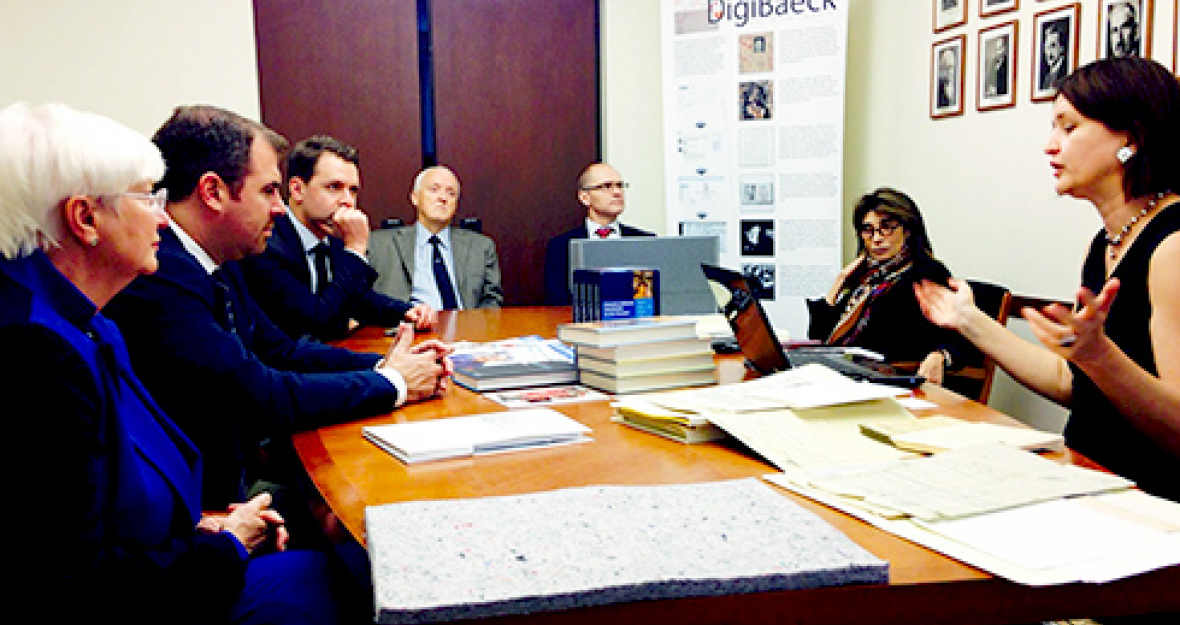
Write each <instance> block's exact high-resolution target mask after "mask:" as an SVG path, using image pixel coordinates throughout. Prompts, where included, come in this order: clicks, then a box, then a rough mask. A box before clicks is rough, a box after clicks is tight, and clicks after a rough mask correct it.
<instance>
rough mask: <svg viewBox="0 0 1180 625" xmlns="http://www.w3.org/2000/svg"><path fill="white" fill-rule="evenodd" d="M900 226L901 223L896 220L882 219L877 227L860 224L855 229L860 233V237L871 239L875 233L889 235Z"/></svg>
mask: <svg viewBox="0 0 1180 625" xmlns="http://www.w3.org/2000/svg"><path fill="white" fill-rule="evenodd" d="M900 227H901V224H900V223H898V222H896V221H883V222H881V225H879V226H877V227H873V226H872V224H861V226H860V227H859V228H857V229H856V231H857V232H859V233H860V238H862V239H871V238H873V236H874V235H876V234H877V233H880V234H881V236H883V237H887V236H890V235H892V234H893V233H894V232H897V229H898V228H900Z"/></svg>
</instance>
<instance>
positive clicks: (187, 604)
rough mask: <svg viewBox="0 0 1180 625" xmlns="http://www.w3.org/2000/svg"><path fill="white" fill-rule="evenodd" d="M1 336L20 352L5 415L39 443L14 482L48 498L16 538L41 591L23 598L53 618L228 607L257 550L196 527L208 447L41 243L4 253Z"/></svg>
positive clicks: (27, 496)
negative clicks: (16, 255)
mask: <svg viewBox="0 0 1180 625" xmlns="http://www.w3.org/2000/svg"><path fill="white" fill-rule="evenodd" d="M0 340H2V341H3V342H4V345H5V349H6V350H10V351H9V353H10V354H19V355H20V366H18V367H10V368H9V369H10V371H9V373H6V374H5V375H4V376H0V389H2V391H0V392H3V394H4V397H5V398H6V399H5V401H6V403H7V405H8V406H9V407H10V408H11V410H13V411H14V412H12V413H10V414H12V415H13V416H14V417H15V418H12V419H8V420H7V425H6V427H7V428H9V434H10V436H12V437H13V438H12V439H11V440H15V441H21V442H23V443H25V445H31V447H26V448H25V449H28V450H29V451H30V452H33V453H29V452H26V451H24V450H22V449H17V450H14V451H13V453H15V454H16V455H17V457H21V454H22V453H28V454H29V455H28V457H26V458H25V460H24V462H26V463H27V464H26V466H24V467H22V468H23V469H24V471H23V475H20V477H19V479H15V480H12V483H11V484H10V486H11V489H12V490H15V492H11V493H10V494H11V495H12V496H13V497H14V501H19V502H20V506H21V508H22V509H24V510H27V511H35V524H36V528H35V531H34V532H33V534H30V535H28V536H25V537H23V538H19V539H18V540H10V541H9V544H10V545H12V546H14V547H15V548H16V549H17V552H18V556H17V564H16V566H15V567H14V570H16V571H17V572H18V575H17V577H18V578H19V583H21V584H28V586H29V588H28V589H27V590H29V592H30V593H31V596H29V595H25V594H18V595H17V596H20V597H21V601H22V602H27V603H28V604H30V605H38V606H39V607H38V610H41V611H42V615H41V616H39V617H38V619H41V618H42V617H45V618H46V619H48V620H49V621H53V622H57V619H60V618H66V617H69V618H71V619H72V618H78V617H79V615H83V614H84V615H85V619H86V620H88V619H94V620H96V621H98V622H103V621H104V620H105V618H106V617H109V618H110V620H112V621H115V620H117V621H119V622H137V621H138V622H151V621H152V620H153V619H156V620H158V619H160V618H164V619H165V620H169V621H171V622H176V621H175V620H173V619H172V618H171V617H172V616H173V609H174V608H169V607H168V606H180V605H182V606H184V608H183V610H184V611H188V612H189V613H190V615H189V618H194V619H196V618H198V617H197V616H196V614H198V613H199V614H203V615H205V616H209V615H210V614H214V615H215V614H221V613H223V612H224V611H225V610H227V609H228V606H229V605H230V604H231V603H232V602H233V601H234V600H235V599H236V597H237V595H238V593H239V592H240V591H241V589H242V586H243V583H244V575H245V570H246V568H247V556H246V552H245V550H244V549H242V547H241V545H240V544H239V543H238V542H237V540H236V539H234V538H233V537H232V536H230V535H228V534H198V533H197V532H196V531H195V525H196V523H197V521H198V519H199V518H200V510H201V507H200V498H201V494H200V493H201V489H200V474H201V459H200V455H199V454H198V453H197V450H196V448H195V447H194V446H193V445H192V443H191V442H189V440H188V438H187V437H185V435H184V434H183V433H182V432H181V431H180V429H179V428H177V427H176V425H174V424H173V422H172V421H170V420H169V419H168V417H167V416H165V414H164V413H163V412H162V411H161V410H160V409H159V407H158V406H157V405H156V403H155V402H154V401H152V398H151V396H150V395H149V394H148V392H147V391H146V390H145V389H144V387H143V386H142V385H141V384H140V382H139V380H138V379H137V378H136V376H135V374H134V373H133V372H132V370H131V367H130V364H129V360H128V355H127V351H126V348H125V346H124V343H123V340H122V337H120V335H119V332H118V330H117V328H116V327H115V325H114V324H113V323H111V322H110V321H108V320H107V319H105V318H104V317H102V316H101V315H99V314H97V311H96V310H95V308H94V305H93V304H92V303H91V302H90V300H88V299H87V298H86V297H85V296H83V295H82V294H81V293H80V292H79V291H78V290H77V289H76V288H75V287H74V285H73V284H72V283H70V282H69V281H67V280H66V279H65V278H64V277H63V276H62V275H61V274H60V273H58V272H57V270H56V269H55V268H54V267H53V265H52V264H51V263H50V262H49V260H48V258H47V257H46V256H45V254H43V253H41V252H36V253H34V254H32V255H31V256H27V257H24V258H20V259H17V260H13V261H8V260H0ZM37 536H39V537H41V538H36V537H37ZM209 580H215V581H212V583H210V581H209ZM40 595H48V596H40ZM33 597H37V599H46V600H47V601H49V602H42V601H39V600H34V599H33ZM65 598H68V599H66V602H67V603H68V604H70V605H62V601H63V599H65ZM70 606H74V607H70ZM206 611H207V612H206ZM165 615H167V616H165ZM116 617H117V618H116ZM222 618H223V617H222ZM182 620H183V619H182Z"/></svg>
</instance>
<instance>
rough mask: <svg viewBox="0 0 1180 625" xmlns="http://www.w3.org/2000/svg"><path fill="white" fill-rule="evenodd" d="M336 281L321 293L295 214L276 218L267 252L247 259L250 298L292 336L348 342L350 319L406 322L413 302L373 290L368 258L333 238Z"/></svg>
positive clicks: (382, 323) (330, 246)
mask: <svg viewBox="0 0 1180 625" xmlns="http://www.w3.org/2000/svg"><path fill="white" fill-rule="evenodd" d="M327 241H328V262H329V264H330V266H331V268H332V280H331V281H330V282H329V283H328V285H327V286H326V287H324V288H323V289H321V290H320V292H319V293H318V294H317V293H315V292H313V291H312V290H311V270H310V269H309V267H308V264H307V253H306V252H305V251H304V249H303V242H302V241H301V240H300V239H299V233H298V232H296V230H295V225H294V223H292V221H291V217H290V216H289V215H281V216H279V217H277V218H275V230H274V234H273V235H272V236H271V237H270V241H269V242H268V243H267V246H266V251H265V252H263V253H261V254H258V255H256V256H251V257H249V258H245V259H242V261H241V262H240V263H239V264H240V265H241V267H242V273H243V274H245V276H246V284H247V286H249V288H250V295H251V296H252V297H253V298H254V300H255V301H257V302H258V305H259V306H261V307H262V310H263V312H265V313H266V316H267V317H270V320H271V321H273V322H274V323H275V325H277V326H278V327H279V328H281V329H282V330H283V331H284V332H286V333H287V334H288V335H289V336H291V337H292V338H298V337H300V336H304V335H307V336H311V337H312V338H315V339H319V340H321V341H331V340H336V339H340V338H344V336H345V335H347V334H348V325H349V323H348V322H349V320H350V319H355V320H357V321H358V322H360V323H361V324H364V325H375V326H383V327H392V326H396V325H397V324H399V323H401V321H402V319H403V318H404V317H405V313H406V311H407V310H409V309H410V304H409V303H408V302H404V301H402V300H397V299H394V298H392V297H388V296H386V295H383V294H381V293H378V292H376V291H374V290H373V282H375V281H376V280H377V271H376V270H375V269H373V268H372V267H370V266H369V263H367V262H365V259H363V258H361V257H359V256H357V255H356V254H353V253H352V252H349V251H348V250H346V249H344V242H343V241H341V240H340V239H338V238H336V237H328V239H327Z"/></svg>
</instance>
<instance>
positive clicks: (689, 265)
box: [568, 236, 720, 315]
mask: <svg viewBox="0 0 1180 625" xmlns="http://www.w3.org/2000/svg"><path fill="white" fill-rule="evenodd" d="M719 255H720V243H719V242H718V241H717V237H712V236H708V237H705V236H683V237H681V236H667V237H623V238H621V239H574V240H573V241H570V275H569V276H568V279H569V281H570V285H571V287H572V285H573V275H574V270H575V269H595V268H600V267H654V268H656V269H659V270H660V313H661V314H664V315H708V314H715V313H716V312H717V300H716V299H715V298H714V297H713V292H712V290H711V289H710V288H709V282H708V280H706V279H705V274H704V272H702V271H701V263H707V264H710V265H716V264H717V262H718V256H719Z"/></svg>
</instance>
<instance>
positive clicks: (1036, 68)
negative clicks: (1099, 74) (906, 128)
mask: <svg viewBox="0 0 1180 625" xmlns="http://www.w3.org/2000/svg"><path fill="white" fill-rule="evenodd" d="M1034 1H1035V3H1036V7H1035V11H1036V12H1035V13H1034V14H1033V15H1032V22H1031V24H1029V23H1027V20H1028V16H1027V14H1028V12H1031V11H1032V10H1034V8H1033V7H1026V8H1025V11H1024V14H1023V16H1020V15H1018V12H1019V10H1020V0H931V3H932V4H931V14H932V17H933V20H932V23H933V27H932V32H933V34H934V37H933V38H932V43H931V54H930V117H931V118H932V119H945V118H953V117H957V116H962V115H963V113H964V111H965V109H966V107H965V106H964V98H965V97H970V96H969V92H974V95H975V110H976V111H979V112H986V111H996V110H1002V109H1007V108H1012V107H1013V106H1015V105H1016V102H1017V91H1019V89H1018V88H1017V87H1018V85H1017V83H1021V84H1027V85H1028V87H1029V89H1028V94H1029V95H1028V96H1027V97H1028V99H1029V100H1031V101H1032V102H1049V101H1052V100H1053V98H1054V97H1055V96H1056V95H1057V89H1058V87H1060V85H1061V83H1062V81H1063V80H1065V77H1066V76H1069V75H1070V73H1072V72H1073V71H1074V70H1076V69H1077V68H1078V67H1079V66H1080V65H1083V64H1085V63H1088V62H1090V61H1093V60H1095V59H1106V58H1116V57H1123V56H1141V57H1147V58H1154V57H1152V36H1153V33H1155V34H1158V35H1159V36H1167V31H1168V28H1167V27H1168V26H1170V27H1171V29H1170V30H1171V37H1172V41H1171V47H1172V50H1171V54H1168V53H1167V52H1166V51H1161V52H1160V55H1161V58H1158V59H1156V60H1157V61H1159V62H1161V63H1163V64H1165V65H1168V66H1169V67H1170V69H1171V70H1172V71H1173V72H1176V71H1180V0H1086V1H1083V2H1067V1H1064V0H1025V2H1026V3H1027V2H1034ZM972 2H973V3H975V4H976V6H975V7H971V6H969V3H972ZM1157 5H1158V8H1157ZM1169 5H1171V6H1169ZM1157 10H1158V11H1159V12H1158V13H1157ZM1022 18H1023V20H1025V21H1026V24H1025V29H1029V31H1030V32H1022V29H1021V28H1020V22H1021V21H1022ZM1169 18H1170V20H1169ZM1083 19H1084V20H1087V21H1088V22H1089V23H1090V25H1089V26H1086V28H1096V29H1097V33H1096V34H1097V36H1096V38H1095V40H1094V41H1095V43H1093V44H1089V43H1087V44H1086V46H1085V47H1086V49H1085V50H1082V47H1083V46H1082V45H1081V44H1082V40H1081V37H1080V35H1079V33H1080V32H1081V30H1082V27H1083V25H1082V20H1083ZM1157 19H1159V20H1166V21H1164V22H1163V24H1165V26H1164V27H1163V28H1161V29H1160V32H1158V33H1156V31H1155V27H1156V20H1157ZM968 28H970V29H972V30H974V35H975V36H974V37H970V35H971V33H965V32H959V33H956V32H955V31H956V30H966V29H968ZM1091 32H1093V31H1091ZM969 37H970V39H971V46H972V50H973V51H970V52H969V50H968V38H969ZM1021 37H1023V38H1024V40H1023V45H1021V43H1022V42H1021ZM1022 48H1024V49H1028V52H1026V53H1023V54H1024V56H1021V54H1022V53H1021V50H1022ZM969 53H970V54H972V55H973V58H972V60H971V63H972V65H970V66H969V65H968V59H967V55H968V54H969ZM1025 68H1027V69H1025ZM968 69H971V70H973V71H974V74H973V75H972V73H971V72H969V71H967V70H968ZM968 79H973V80H974V82H975V86H974V88H973V89H970V90H968V89H966V88H965V87H966V85H965V83H966V81H967V80H968ZM1025 80H1027V81H1028V82H1027V83H1026V82H1024V81H1025ZM1020 89H1023V87H1020ZM1021 97H1025V96H1023V95H1021Z"/></svg>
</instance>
